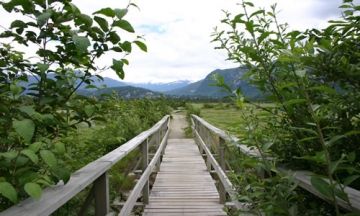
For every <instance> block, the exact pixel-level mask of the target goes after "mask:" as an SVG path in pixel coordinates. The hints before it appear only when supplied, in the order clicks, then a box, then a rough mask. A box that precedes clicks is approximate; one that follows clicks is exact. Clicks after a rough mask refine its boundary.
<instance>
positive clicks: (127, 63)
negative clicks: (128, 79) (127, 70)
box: [121, 59, 129, 65]
mask: <svg viewBox="0 0 360 216" xmlns="http://www.w3.org/2000/svg"><path fill="white" fill-rule="evenodd" d="M121 61H122V62H123V63H124V64H126V65H129V61H128V60H127V59H121Z"/></svg>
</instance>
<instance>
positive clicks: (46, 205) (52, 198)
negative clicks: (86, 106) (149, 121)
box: [0, 115, 169, 216]
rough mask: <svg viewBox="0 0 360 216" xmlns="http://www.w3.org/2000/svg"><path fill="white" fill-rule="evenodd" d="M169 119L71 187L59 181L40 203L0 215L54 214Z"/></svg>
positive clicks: (82, 172) (75, 177)
mask: <svg viewBox="0 0 360 216" xmlns="http://www.w3.org/2000/svg"><path fill="white" fill-rule="evenodd" d="M168 119H169V116H168V115H167V116H165V117H164V118H163V119H161V120H160V121H159V122H158V123H156V124H155V125H154V126H153V127H152V128H150V129H149V130H147V131H144V132H142V133H140V134H139V135H137V136H136V137H134V138H133V139H131V140H130V141H128V142H126V143H125V144H123V145H121V146H120V147H118V148H117V149H115V150H113V151H112V152H110V153H108V154H106V155H105V156H103V157H101V158H99V159H97V160H95V161H93V162H91V163H89V164H87V165H86V166H84V167H83V168H81V169H79V170H78V171H76V172H74V173H73V174H72V175H71V177H70V180H69V182H68V183H67V184H65V185H64V184H63V183H62V182H59V183H58V184H57V185H56V186H51V187H48V188H46V189H45V190H44V191H43V193H42V196H41V198H40V199H39V200H35V199H32V198H28V199H26V200H24V201H23V202H20V203H19V204H17V205H14V206H12V207H11V208H9V209H7V210H5V211H2V212H1V213H0V215H1V216H13V215H37V216H47V215H50V214H51V213H53V212H54V211H55V210H56V209H58V208H59V207H61V206H62V205H64V204H65V203H66V202H67V201H68V200H70V199H71V198H73V197H74V196H75V195H76V194H78V193H79V192H80V191H82V190H83V189H84V188H86V187H87V186H89V185H90V184H91V183H92V182H94V181H95V180H96V179H97V178H98V177H99V176H101V175H102V174H104V173H105V172H106V171H107V170H109V169H110V168H111V167H112V166H113V165H114V164H116V163H117V162H118V161H119V160H121V159H122V158H124V157H125V156H126V155H127V154H128V153H130V152H131V151H132V150H133V149H135V148H136V147H138V146H139V145H140V144H141V143H142V142H143V141H144V140H145V139H147V137H149V136H150V135H152V134H153V133H155V132H156V131H157V130H159V128H160V127H161V126H162V125H163V124H166V123H167V121H168Z"/></svg>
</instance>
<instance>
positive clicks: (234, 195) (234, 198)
mask: <svg viewBox="0 0 360 216" xmlns="http://www.w3.org/2000/svg"><path fill="white" fill-rule="evenodd" d="M194 132H195V137H196V139H197V140H198V141H199V143H198V144H199V147H200V150H201V151H204V152H205V154H206V160H207V161H208V163H210V164H211V166H212V167H213V168H214V170H215V172H216V174H217V175H218V177H219V179H220V182H221V184H222V185H223V187H224V189H225V191H226V192H227V193H228V194H229V196H230V198H231V201H232V202H233V204H234V206H235V207H236V209H241V210H245V208H244V205H243V204H242V203H240V202H239V201H238V200H237V193H236V190H235V187H234V186H233V184H232V183H231V181H230V180H229V178H228V177H227V176H226V173H225V171H224V170H223V169H222V168H221V166H220V165H219V163H218V162H217V161H216V159H215V158H214V156H213V155H212V154H211V151H210V150H209V148H208V147H207V146H206V144H205V142H204V141H203V139H202V138H201V136H200V135H199V133H198V131H196V130H194ZM221 192H222V191H220V193H221Z"/></svg>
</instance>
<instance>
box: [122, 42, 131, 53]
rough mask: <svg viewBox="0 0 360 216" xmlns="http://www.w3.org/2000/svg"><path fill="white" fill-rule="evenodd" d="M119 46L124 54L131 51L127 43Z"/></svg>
mask: <svg viewBox="0 0 360 216" xmlns="http://www.w3.org/2000/svg"><path fill="white" fill-rule="evenodd" d="M120 46H121V48H122V49H123V50H124V51H125V52H131V50H132V47H131V43H130V42H129V41H125V42H124V43H122V44H120Z"/></svg>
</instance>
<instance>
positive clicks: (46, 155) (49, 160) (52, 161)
mask: <svg viewBox="0 0 360 216" xmlns="http://www.w3.org/2000/svg"><path fill="white" fill-rule="evenodd" d="M40 156H41V158H42V159H43V160H44V162H45V163H46V164H47V165H48V166H49V167H55V166H56V165H57V160H56V157H55V155H54V153H52V152H51V151H49V150H41V151H40Z"/></svg>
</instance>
